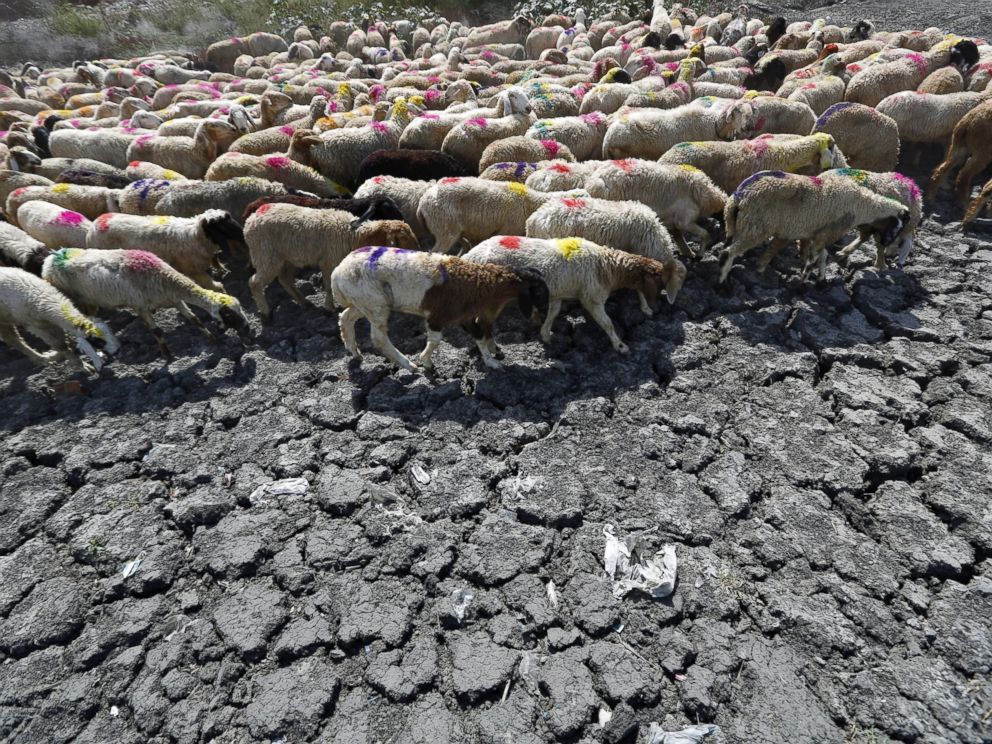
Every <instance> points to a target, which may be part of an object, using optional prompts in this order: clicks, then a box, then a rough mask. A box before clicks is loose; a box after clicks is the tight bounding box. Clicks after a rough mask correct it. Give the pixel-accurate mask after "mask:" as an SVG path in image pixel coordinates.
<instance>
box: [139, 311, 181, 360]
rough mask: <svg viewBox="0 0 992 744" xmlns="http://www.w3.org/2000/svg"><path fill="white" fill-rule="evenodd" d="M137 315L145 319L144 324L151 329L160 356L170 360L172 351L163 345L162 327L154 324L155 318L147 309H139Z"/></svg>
mask: <svg viewBox="0 0 992 744" xmlns="http://www.w3.org/2000/svg"><path fill="white" fill-rule="evenodd" d="M138 317H139V318H141V319H142V320H143V321H145V325H146V326H148V328H149V329H150V330H151V332H152V335H153V336H154V337H155V343H157V344H158V349H159V351H160V352H162V356H164V357H165V358H166V359H168V360H171V359H172V358H173V356H172V352H171V351H169V347H168V346H166V345H165V334H164V333H163V332H162V329H161V328H159V327H158V326H157V325H155V319H154V318H153V317H152V314H151V313H150V312H149V311H148V310H139V311H138Z"/></svg>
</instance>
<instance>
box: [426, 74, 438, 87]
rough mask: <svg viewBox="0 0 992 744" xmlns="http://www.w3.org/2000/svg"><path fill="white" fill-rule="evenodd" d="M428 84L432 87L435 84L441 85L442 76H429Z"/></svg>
mask: <svg viewBox="0 0 992 744" xmlns="http://www.w3.org/2000/svg"><path fill="white" fill-rule="evenodd" d="M427 82H428V83H430V84H431V85H433V84H434V83H440V82H441V76H440V75H428V76H427Z"/></svg>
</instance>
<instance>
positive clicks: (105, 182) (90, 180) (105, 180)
mask: <svg viewBox="0 0 992 744" xmlns="http://www.w3.org/2000/svg"><path fill="white" fill-rule="evenodd" d="M55 183H71V184H75V185H76V186H103V187H104V188H107V189H114V190H119V189H123V188H125V187H126V186H128V185H129V184H130V183H131V181H130V180H129V179H127V178H124V177H123V176H112V175H109V174H107V173H94V172H93V171H87V170H67V171H62V173H60V174H59V176H58V178H56V179H55Z"/></svg>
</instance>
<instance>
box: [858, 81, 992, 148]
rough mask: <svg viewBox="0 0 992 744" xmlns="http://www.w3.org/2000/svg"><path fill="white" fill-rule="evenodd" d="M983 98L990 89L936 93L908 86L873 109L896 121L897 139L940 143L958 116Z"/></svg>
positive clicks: (990, 95)
mask: <svg viewBox="0 0 992 744" xmlns="http://www.w3.org/2000/svg"><path fill="white" fill-rule="evenodd" d="M987 100H992V91H988V92H985V93H971V92H966V93H948V94H946V95H937V94H934V93H920V92H918V91H915V90H910V91H904V92H902V93H894V94H893V95H891V96H888V97H887V98H884V99H882V100H881V101H880V102H879V103H878V105H877V106H875V110H876V111H878V112H879V113H880V114H884V115H885V116H888V117H889V118H891V119H892V120H893V121H894V122H895V123H896V126H898V127H899V139H900V140H902V141H903V142H934V143H937V144H941V145H943V144H946V143H948V142H950V140H951V135H952V134H953V133H954V127H955V125H956V124H957V123H958V122H959V121H961V118H962V117H963V116H964V115H965V114H967V113H968V112H969V111H971V110H972V109H973V108H975V106H977V105H978V104H980V103H982V102H983V101H987Z"/></svg>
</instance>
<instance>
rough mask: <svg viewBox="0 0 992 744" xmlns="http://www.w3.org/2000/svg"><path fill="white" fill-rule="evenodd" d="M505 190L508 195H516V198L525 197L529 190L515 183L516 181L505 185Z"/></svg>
mask: <svg viewBox="0 0 992 744" xmlns="http://www.w3.org/2000/svg"><path fill="white" fill-rule="evenodd" d="M506 188H507V189H509V190H510V193H513V194H516V195H517V196H527V194H528V193H529V192H530V189H528V188H527V187H526V186H524V185H523V184H522V183H517V182H516V181H511V182H510V183H508V184H506Z"/></svg>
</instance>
